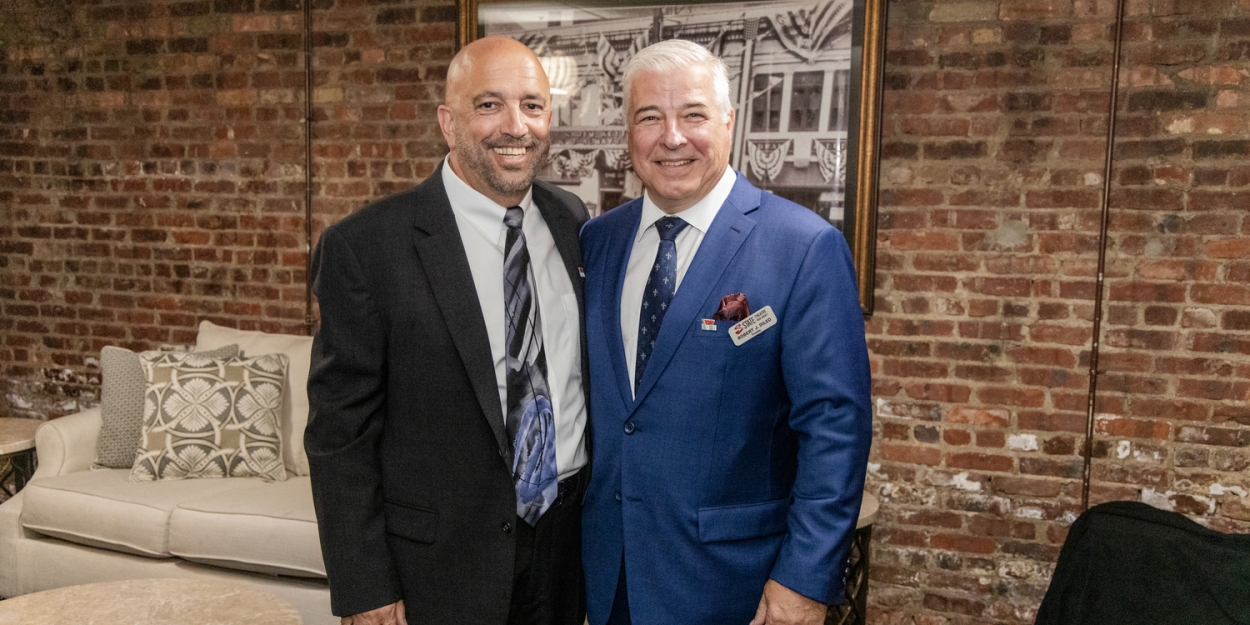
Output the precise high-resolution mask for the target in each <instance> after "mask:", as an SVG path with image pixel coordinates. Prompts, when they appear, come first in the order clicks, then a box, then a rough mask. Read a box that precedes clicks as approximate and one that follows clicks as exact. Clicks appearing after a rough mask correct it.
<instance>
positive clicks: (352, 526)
mask: <svg viewBox="0 0 1250 625" xmlns="http://www.w3.org/2000/svg"><path fill="white" fill-rule="evenodd" d="M313 288H314V290H315V292H316V295H317V301H318V304H319V306H320V310H321V326H320V328H319V329H318V330H317V334H316V337H315V338H314V339H313V350H312V365H311V369H310V371H309V375H308V399H309V405H310V414H309V419H308V428H307V430H306V431H305V434H304V445H305V447H306V448H307V452H308V464H309V472H310V475H311V478H312V489H313V502H314V504H315V507H316V511H317V523H318V528H319V531H320V533H321V550H322V554H323V556H324V558H325V565H326V573H327V576H328V578H329V582H330V601H331V608H332V609H333V612H334V614H335V615H338V616H348V615H352V614H359V613H361V612H365V611H368V610H372V609H374V608H378V607H382V606H385V605H388V604H391V603H394V602H396V601H398V600H400V599H401V598H402V596H403V595H402V589H401V586H400V582H399V575H398V572H397V570H396V567H395V563H394V560H393V558H392V557H391V554H390V550H389V548H388V547H387V541H386V523H385V516H384V514H383V507H382V471H381V464H380V459H379V447H380V441H381V436H382V429H383V423H384V421H385V420H386V376H387V370H386V356H387V349H386V346H387V338H386V336H387V333H386V329H385V327H384V324H383V320H382V317H381V315H380V314H379V310H378V306H377V302H376V301H375V299H374V297H373V295H372V293H371V292H370V281H369V280H368V276H366V275H365V272H364V270H363V269H362V267H361V264H360V261H359V259H358V257H357V255H356V251H355V250H353V249H352V247H351V246H350V244H349V243H348V241H347V240H346V239H345V238H344V237H343V236H342V235H341V234H339V233H338V231H337V230H336V229H335V228H333V227H331V228H328V229H326V231H325V232H324V233H323V234H322V235H321V240H320V242H319V243H318V246H317V251H316V253H315V254H314V258H313Z"/></svg>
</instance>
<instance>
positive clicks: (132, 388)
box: [92, 345, 239, 469]
mask: <svg viewBox="0 0 1250 625" xmlns="http://www.w3.org/2000/svg"><path fill="white" fill-rule="evenodd" d="M200 353H201V354H203V355H205V356H209V357H212V358H231V357H234V356H238V355H239V346H238V345H226V346H224V347H219V348H217V349H214V350H209V351H204V352H200ZM100 375H101V378H102V379H101V380H100V417H101V419H102V420H103V423H102V424H101V425H100V438H99V440H98V441H97V442H96V448H95V463H94V464H93V465H92V468H93V469H129V468H130V467H132V466H134V463H135V449H137V448H138V447H139V432H140V430H142V429H143V391H144V388H145V386H146V383H145V382H144V377H143V365H142V364H140V363H139V354H136V353H135V352H132V351H130V350H128V349H126V348H124V347H113V346H111V345H110V346H108V347H105V348H104V349H102V350H100Z"/></svg>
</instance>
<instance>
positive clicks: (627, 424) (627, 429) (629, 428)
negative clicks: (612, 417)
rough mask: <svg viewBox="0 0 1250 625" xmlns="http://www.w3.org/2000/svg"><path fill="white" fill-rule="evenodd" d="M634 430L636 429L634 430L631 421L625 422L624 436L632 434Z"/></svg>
mask: <svg viewBox="0 0 1250 625" xmlns="http://www.w3.org/2000/svg"><path fill="white" fill-rule="evenodd" d="M635 429H636V428H635V427H634V422H633V421H626V422H625V433H626V434H633V433H634V430H635Z"/></svg>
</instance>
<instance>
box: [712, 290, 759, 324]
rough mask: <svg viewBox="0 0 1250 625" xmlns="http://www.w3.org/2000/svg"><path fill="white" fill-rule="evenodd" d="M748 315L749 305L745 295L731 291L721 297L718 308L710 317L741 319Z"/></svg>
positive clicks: (721, 319) (727, 319)
mask: <svg viewBox="0 0 1250 625" xmlns="http://www.w3.org/2000/svg"><path fill="white" fill-rule="evenodd" d="M750 315H751V306H750V305H749V304H747V296H745V295H743V294H741V293H733V294H731V295H726V296H725V297H722V298H721V300H720V310H717V311H716V314H715V315H712V318H713V319H716V320H718V321H742V320H743V319H746V318H747V317H748V316H750Z"/></svg>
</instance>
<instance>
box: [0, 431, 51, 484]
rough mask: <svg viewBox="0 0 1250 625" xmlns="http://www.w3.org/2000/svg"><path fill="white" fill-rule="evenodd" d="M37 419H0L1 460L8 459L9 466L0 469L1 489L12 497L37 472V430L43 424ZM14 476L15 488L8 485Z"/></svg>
mask: <svg viewBox="0 0 1250 625" xmlns="http://www.w3.org/2000/svg"><path fill="white" fill-rule="evenodd" d="M43 423H44V422H43V421H37V420H35V419H0V460H7V461H8V463H7V465H8V466H7V467H6V468H4V469H3V470H0V490H3V491H4V493H5V494H6V495H8V496H9V497H12V496H13V495H16V494H17V491H19V490H22V487H23V486H26V482H27V480H29V479H30V476H32V475H34V473H35V465H36V462H37V459H36V458H35V430H38V429H39V426H41V425H43ZM10 477H12V478H13V489H12V490H10V489H9V487H8V481H9V478H10Z"/></svg>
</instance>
